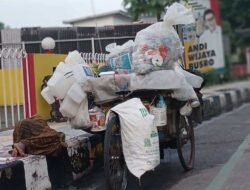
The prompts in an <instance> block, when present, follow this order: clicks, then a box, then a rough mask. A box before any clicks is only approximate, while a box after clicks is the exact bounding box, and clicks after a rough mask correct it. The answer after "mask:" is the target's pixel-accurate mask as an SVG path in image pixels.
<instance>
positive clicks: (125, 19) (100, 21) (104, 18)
mask: <svg viewBox="0 0 250 190" xmlns="http://www.w3.org/2000/svg"><path fill="white" fill-rule="evenodd" d="M131 22H132V18H131V16H129V15H128V13H127V12H125V11H122V10H119V11H112V12H108V13H103V14H98V15H95V16H88V17H82V18H77V19H72V20H67V21H63V23H64V24H70V25H72V26H80V27H95V26H108V25H123V24H129V23H131Z"/></svg>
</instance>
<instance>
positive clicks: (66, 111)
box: [59, 96, 80, 118]
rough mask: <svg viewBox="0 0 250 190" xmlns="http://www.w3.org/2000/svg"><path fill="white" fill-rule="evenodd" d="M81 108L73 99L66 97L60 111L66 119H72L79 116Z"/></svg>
mask: <svg viewBox="0 0 250 190" xmlns="http://www.w3.org/2000/svg"><path fill="white" fill-rule="evenodd" d="M79 108H80V104H78V103H77V102H75V101H74V100H72V98H71V97H69V96H65V98H64V100H63V102H62V104H61V106H60V109H59V110H60V112H61V113H62V115H63V116H64V117H69V118H72V117H75V116H76V115H77V112H78V110H79Z"/></svg>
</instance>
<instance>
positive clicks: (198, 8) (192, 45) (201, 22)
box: [183, 0, 225, 73]
mask: <svg viewBox="0 0 250 190" xmlns="http://www.w3.org/2000/svg"><path fill="white" fill-rule="evenodd" d="M186 6H188V7H190V8H192V10H193V13H194V16H195V20H196V23H195V24H191V25H186V26H184V27H183V41H184V47H185V63H186V68H187V69H192V70H199V71H201V72H208V71H211V70H214V69H216V70H217V71H219V72H220V73H223V72H224V65H225V62H224V50H223V42H222V30H221V25H220V12H219V3H218V0H202V1H200V0H189V1H188V3H186Z"/></svg>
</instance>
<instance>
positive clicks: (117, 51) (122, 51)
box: [107, 40, 134, 73]
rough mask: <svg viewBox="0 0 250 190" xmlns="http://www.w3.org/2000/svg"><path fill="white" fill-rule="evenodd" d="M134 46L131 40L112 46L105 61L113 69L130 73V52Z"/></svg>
mask: <svg viewBox="0 0 250 190" xmlns="http://www.w3.org/2000/svg"><path fill="white" fill-rule="evenodd" d="M133 48H134V42H133V40H129V41H127V42H126V43H124V44H123V45H122V46H114V47H113V48H112V49H110V53H109V55H108V56H107V62H108V63H109V65H110V66H111V68H112V70H113V71H126V72H127V73H130V71H131V69H132V52H133Z"/></svg>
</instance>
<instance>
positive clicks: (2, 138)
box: [0, 123, 103, 190]
mask: <svg viewBox="0 0 250 190" xmlns="http://www.w3.org/2000/svg"><path fill="white" fill-rule="evenodd" d="M50 127H51V128H53V129H55V130H57V131H60V132H63V133H64V134H65V135H66V142H67V144H68V148H67V149H66V150H65V151H64V152H63V153H62V154H61V155H60V157H46V156H33V155H30V156H28V157H25V158H12V157H10V155H9V154H8V151H9V150H11V145H12V142H13V141H12V132H13V130H8V131H4V132H0V189H6V190H7V189H8V190H12V189H13V190H15V189H17V187H18V190H22V189H23V190H26V189H50V188H51V187H62V186H67V185H69V184H70V183H72V182H73V181H75V180H77V179H79V178H81V177H82V176H83V175H85V174H87V173H88V172H90V171H91V169H92V168H93V166H94V164H98V162H101V163H102V161H101V160H98V156H99V155H101V154H102V142H103V137H102V136H100V135H92V134H88V133H86V132H84V131H82V130H76V129H71V127H70V125H69V124H68V123H51V124H50ZM90 157H93V158H95V157H97V159H96V160H90ZM99 158H100V156H99Z"/></svg>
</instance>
